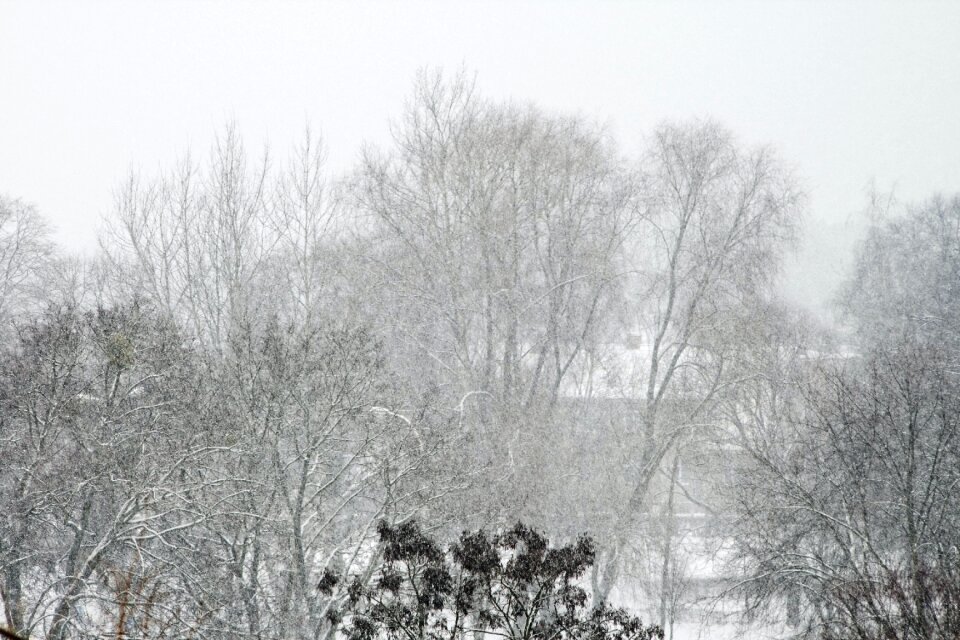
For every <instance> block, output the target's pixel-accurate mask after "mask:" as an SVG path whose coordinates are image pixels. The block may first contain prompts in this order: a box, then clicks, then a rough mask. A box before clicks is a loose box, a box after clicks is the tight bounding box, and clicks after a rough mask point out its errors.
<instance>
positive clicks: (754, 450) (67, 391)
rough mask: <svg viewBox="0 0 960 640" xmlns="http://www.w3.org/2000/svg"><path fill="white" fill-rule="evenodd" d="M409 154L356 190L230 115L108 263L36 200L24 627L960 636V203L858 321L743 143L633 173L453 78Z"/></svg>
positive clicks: (23, 499)
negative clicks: (69, 239)
mask: <svg viewBox="0 0 960 640" xmlns="http://www.w3.org/2000/svg"><path fill="white" fill-rule="evenodd" d="M391 131H392V141H391V143H390V144H388V145H387V146H386V147H384V148H365V149H364V150H363V151H362V153H361V154H360V156H359V159H358V162H357V164H356V166H355V167H354V168H353V169H352V170H351V171H349V172H348V173H346V174H345V175H336V176H335V175H331V174H330V173H329V172H328V170H327V168H326V167H325V150H324V146H323V141H322V139H321V138H320V137H319V136H317V135H316V134H315V133H313V132H310V131H309V130H308V131H306V132H305V133H304V136H303V138H302V140H301V142H300V143H299V144H298V145H297V146H296V147H295V148H294V149H292V150H291V151H290V153H288V154H286V155H285V156H283V158H282V159H281V160H279V161H276V160H274V159H273V157H272V156H271V155H270V154H268V153H266V152H264V153H262V154H257V153H251V152H250V151H249V150H248V149H247V148H246V147H245V145H244V142H243V140H242V139H241V136H240V135H239V133H238V131H237V130H236V128H234V127H232V126H228V127H226V128H225V129H224V130H222V131H221V132H220V133H219V134H218V136H217V138H216V142H215V144H214V145H213V147H212V148H211V149H210V150H209V152H208V153H207V154H206V155H191V156H187V157H184V158H183V159H182V160H181V161H180V162H178V163H177V164H176V165H174V166H171V167H168V168H167V169H166V170H163V171H160V172H158V173H157V174H152V175H146V174H133V175H131V176H128V177H127V178H126V179H123V180H122V181H120V182H119V183H118V184H119V186H118V188H117V190H116V199H115V203H114V206H113V208H112V210H111V212H110V215H109V216H108V217H107V219H106V221H105V227H104V231H103V234H102V238H101V251H100V252H99V254H98V255H97V256H96V257H95V258H93V259H91V260H89V261H86V262H81V261H78V260H71V259H69V258H67V257H64V256H62V255H60V254H59V253H58V251H57V250H56V248H55V247H54V246H53V244H52V243H51V241H50V238H49V233H48V230H47V228H46V226H45V224H44V222H43V219H42V217H41V215H40V213H38V212H37V211H35V210H34V209H33V208H32V207H30V206H29V205H28V204H26V203H23V202H21V201H19V200H17V199H15V198H13V197H12V196H4V197H3V198H0V323H2V327H0V335H2V337H3V341H2V349H0V455H2V458H3V460H5V463H4V464H3V465H2V466H0V507H2V511H3V514H4V518H3V519H2V520H0V598H2V601H3V611H4V617H5V624H6V626H7V627H8V628H10V629H12V630H13V631H15V632H17V633H20V634H24V635H29V636H30V637H46V638H51V639H53V638H56V639H58V640H67V639H72V638H90V637H125V638H127V637H131V638H132V637H137V638H184V637H190V638H224V639H226V638H277V639H281V638H282V639H286V638H333V637H335V636H337V635H340V636H347V637H351V638H357V639H359V640H371V639H373V638H388V637H389V638H401V637H404V638H410V639H413V638H426V637H430V638H440V637H450V638H461V637H466V635H467V634H470V635H473V636H474V637H479V636H480V635H481V634H483V633H490V634H493V635H502V636H504V637H510V638H521V637H522V638H539V639H542V640H548V639H551V638H561V637H568V638H571V639H572V638H593V639H596V640H606V639H608V638H611V639H616V640H634V639H636V640H640V639H642V638H654V637H658V636H659V635H660V634H661V633H664V632H665V633H666V635H667V636H668V637H672V634H673V626H674V623H675V622H678V621H682V620H684V619H689V618H690V616H692V615H694V613H691V612H694V611H696V612H697V615H699V614H700V613H702V612H703V611H704V606H703V605H704V603H712V605H714V606H716V605H717V604H718V603H725V604H724V606H727V605H729V603H731V602H732V603H735V604H736V605H737V607H738V608H737V611H736V613H737V614H738V615H740V614H742V615H743V617H744V619H755V618H757V617H759V618H766V619H770V620H773V621H777V622H780V623H784V629H785V633H789V634H795V635H798V636H803V637H811V638H814V637H815V638H821V637H822V638H897V639H900V638H903V639H906V638H917V639H920V638H952V637H956V635H957V634H958V633H960V590H958V587H957V585H958V584H960V558H958V556H957V549H958V546H960V540H958V535H960V534H958V531H960V511H958V507H957V505H958V504H960V503H958V501H957V500H956V499H955V497H956V495H957V490H958V483H960V476H958V473H960V471H958V470H960V443H958V441H957V431H958V420H960V413H958V411H960V405H958V397H960V396H958V393H957V392H958V389H957V388H956V387H957V385H956V382H955V378H956V375H957V366H958V355H960V341H958V334H957V326H958V324H957V322H958V320H960V302H958V300H960V297H958V295H957V294H958V287H960V280H958V278H960V232H958V231H960V200H958V199H956V198H953V199H947V198H939V197H938V198H933V199H932V200H930V201H929V202H927V203H926V204H923V205H921V206H917V207H915V208H911V209H909V211H907V212H906V213H905V214H904V215H902V216H899V217H890V218H881V219H879V220H878V222H877V224H876V225H875V227H874V228H873V229H872V230H871V231H870V233H869V234H868V236H867V238H866V239H865V240H864V242H863V243H862V245H861V247H860V249H859V253H858V256H857V259H856V262H855V268H854V269H853V271H852V273H851V274H850V276H849V279H848V282H847V284H846V285H845V287H844V288H843V290H842V291H840V292H839V293H838V304H837V307H838V310H839V311H840V317H841V321H840V328H839V329H835V330H831V329H827V328H824V327H823V326H821V325H820V324H819V323H818V322H816V320H814V319H811V318H809V317H807V316H805V315H804V314H803V313H802V312H801V311H799V310H798V309H795V308H792V307H791V306H790V305H789V304H788V303H786V302H784V301H783V300H782V299H780V297H779V296H778V294H777V274H778V268H779V265H780V262H781V260H782V259H783V257H784V256H785V255H786V252H787V251H789V250H790V249H791V247H793V246H795V244H796V243H797V242H798V241H799V240H801V239H800V238H798V229H799V218H800V216H801V215H802V213H803V210H804V207H805V194H804V193H803V191H802V190H801V189H800V187H799V186H798V183H797V181H796V179H795V177H794V176H793V175H792V173H791V171H790V170H788V169H787V168H786V166H785V164H784V161H783V160H782V159H780V158H779V157H778V156H777V154H776V152H775V150H773V149H770V148H768V147H756V148H754V147H749V146H746V145H744V144H742V143H741V142H739V141H738V140H737V138H736V137H735V136H734V135H733V134H732V133H731V132H729V131H727V130H726V129H724V128H723V127H722V126H721V125H719V124H718V123H715V122H711V121H695V122H686V123H665V124H663V125H661V126H659V127H657V128H656V129H655V130H653V131H651V132H649V135H648V136H647V137H646V139H645V142H644V144H643V146H642V147H641V148H639V149H629V150H626V151H625V150H623V149H621V148H620V147H619V146H618V145H617V143H616V141H615V140H613V139H612V137H611V136H610V135H609V133H608V132H607V131H605V130H604V129H603V128H602V127H600V126H598V125H597V124H596V123H594V122H593V121H591V120H589V119H587V118H584V117H580V116H569V115H565V114H556V113H552V112H548V111H546V110H543V109H541V108H539V107H537V106H535V105H529V104H517V103H510V102H498V101H493V100H490V99H488V98H486V97H484V96H483V95H482V94H481V93H480V92H479V91H478V89H477V87H476V86H475V85H474V83H473V82H472V81H471V80H470V78H469V77H468V76H466V75H465V74H460V75H456V76H453V77H444V76H442V75H441V74H439V73H429V72H424V73H422V74H420V75H419V76H418V77H417V79H416V82H415V83H414V86H413V90H412V92H411V94H410V97H409V100H408V101H407V103H406V105H405V106H404V108H403V109H402V110H401V112H400V115H399V117H398V118H397V119H396V120H395V121H394V122H393V123H392V129H391ZM521 521H522V522H523V523H526V524H525V525H518V524H517V523H518V522H521ZM464 531H469V532H474V533H463V532H464ZM585 535H587V536H589V538H586V537H583V536H585ZM547 536H548V537H549V538H550V539H552V540H553V541H554V545H555V546H554V547H549V548H548V543H547V542H546V540H547ZM448 543H449V544H448ZM465 549H466V550H468V551H469V553H467V551H465ZM698 562H699V563H701V564H702V563H704V562H706V563H708V564H709V567H710V571H709V574H710V575H709V576H707V577H704V576H703V575H699V576H698V575H694V574H695V573H697V572H696V571H695V567H694V565H695V564H696V563H698ZM699 573H700V574H702V573H703V571H702V570H700V572H699ZM637 588H639V592H640V593H641V594H642V597H641V600H643V602H640V603H637V602H633V601H632V600H633V599H634V595H633V594H635V593H637ZM611 602H612V603H613V604H615V605H627V606H628V608H630V607H633V606H639V607H640V608H642V609H643V616H644V618H645V619H646V620H648V621H649V622H652V623H654V624H656V625H659V627H661V628H662V630H661V629H659V628H657V627H651V626H647V625H645V624H644V623H641V622H640V620H639V619H637V618H634V617H633V616H632V615H631V614H627V613H626V612H624V611H622V610H619V609H615V608H613V607H611V606H610V605H609V604H608V603H611ZM451 616H452V617H451Z"/></svg>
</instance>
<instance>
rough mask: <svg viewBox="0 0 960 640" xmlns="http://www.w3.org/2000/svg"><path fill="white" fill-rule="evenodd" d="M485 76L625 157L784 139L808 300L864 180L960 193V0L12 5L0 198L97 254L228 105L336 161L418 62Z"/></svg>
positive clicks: (827, 268) (799, 293) (827, 270)
mask: <svg viewBox="0 0 960 640" xmlns="http://www.w3.org/2000/svg"><path fill="white" fill-rule="evenodd" d="M425 65H429V66H442V67H445V68H448V69H451V70H453V69H456V68H458V67H460V66H466V67H467V68H468V69H470V70H473V71H476V73H477V76H478V84H479V87H480V89H481V91H482V92H483V93H484V94H485V95H487V96H490V97H503V98H515V99H518V100H530V101H534V102H537V103H539V104H540V105H542V106H544V107H546V108H548V109H553V110H566V111H575V112H579V113H582V114H584V115H587V116H591V117H594V118H597V119H599V120H601V121H603V122H606V123H608V124H609V125H610V127H611V128H612V130H613V131H614V132H615V134H616V136H617V137H618V139H619V140H620V142H621V144H622V146H623V147H624V149H625V150H627V151H635V150H639V148H640V145H641V144H642V139H643V135H644V134H645V133H646V132H649V131H650V130H651V128H652V127H653V126H654V125H655V124H656V123H658V122H660V121H662V120H664V119H684V118H690V117H697V116H709V117H712V118H715V119H717V120H719V121H720V122H722V123H724V124H725V125H726V126H727V127H729V128H730V129H732V130H733V131H734V132H735V133H736V134H737V135H738V136H739V137H740V138H741V139H742V140H743V141H745V142H750V143H754V142H767V143H770V144H772V145H774V146H775V147H777V148H778V149H779V151H780V153H781V155H782V156H783V158H785V159H786V160H787V161H788V162H789V163H790V164H792V165H793V166H794V167H795V168H796V171H797V173H798V175H799V176H800V177H801V178H802V180H803V183H804V184H805V185H806V188H807V190H808V192H809V194H810V211H809V216H808V220H807V225H806V228H807V234H806V235H807V244H806V247H807V248H806V249H805V251H804V252H803V253H802V254H801V255H800V257H799V258H798V259H797V261H796V262H795V264H794V266H793V267H792V268H791V272H790V273H791V275H790V277H789V285H790V290H791V291H792V293H793V295H794V296H795V297H797V298H799V299H800V300H802V301H806V302H808V303H810V302H812V303H817V302H820V301H822V300H823V299H824V297H825V291H826V289H827V288H828V287H830V286H832V285H833V284H834V283H835V282H836V279H837V274H838V272H839V269H840V268H842V265H843V257H844V255H846V251H847V248H848V247H847V245H848V244H849V243H848V239H849V238H850V237H852V234H853V231H854V228H855V227H856V223H855V221H856V214H857V212H858V211H860V210H862V209H863V207H864V203H865V195H864V194H865V191H866V189H867V186H868V185H869V184H870V183H871V182H874V183H875V184H876V185H877V186H878V187H879V188H881V189H890V188H892V187H896V193H897V194H898V196H899V197H900V198H902V199H905V200H914V199H924V198H926V197H928V196H929V195H931V194H933V193H935V192H938V191H939V192H944V193H952V192H956V191H960V2H949V3H946V2H945V3H914V2H898V3H877V2H864V3H859V2H833V3H815V2H795V3H794V2H736V3H732V2H731V3H724V2H716V3H709V4H707V3H702V4H701V3H690V4H685V3H680V4H675V3H669V4H668V3H640V2H606V3H603V2H596V1H595V2H550V3H548V2H530V3H516V2H502V3H501V2H471V3H464V2H451V1H448V2H418V3H409V2H407V3H399V2H398V3H318V2H313V3H306V2H304V3H282V2H257V3H245V2H202V1H201V2H182V3H181V2H170V1H168V2H38V1H36V0H34V1H23V2H8V1H6V0H0V193H5V194H7V195H10V196H15V197H20V198H23V199H24V200H27V201H29V202H32V203H34V204H35V205H36V206H37V207H38V208H39V209H40V210H41V212H42V213H43V214H45V215H46V216H47V217H48V219H50V220H51V221H52V222H53V223H54V224H55V226H56V228H57V239H58V240H59V241H60V242H61V244H63V245H64V246H66V247H68V248H71V249H75V250H78V251H85V252H92V251H93V249H94V247H95V246H96V240H95V237H96V227H97V226H98V224H99V221H100V218H101V216H102V215H103V214H105V213H107V212H108V211H109V209H110V207H111V201H112V193H113V190H114V188H115V187H116V185H117V184H118V183H119V181H120V180H121V179H122V178H123V177H124V175H126V174H128V173H129V171H130V169H131V168H140V169H141V170H143V171H145V172H150V171H154V170H156V169H157V168H158V167H161V166H163V167H165V166H169V164H170V163H171V162H172V161H173V159H174V158H175V157H176V156H177V155H179V154H182V153H183V152H184V151H185V150H187V149H193V150H194V152H195V153H206V150H207V147H208V145H209V143H210V140H211V137H212V135H213V133H214V132H215V131H216V130H217V129H222V127H223V125H224V123H225V122H226V121H228V120H233V121H235V122H236V123H237V125H238V127H239V128H240V130H241V132H243V134H244V136H245V138H246V141H247V144H248V146H249V147H251V148H256V147H258V146H259V145H261V144H263V143H264V142H266V141H268V140H269V142H270V144H271V146H272V147H275V148H277V149H282V148H285V147H287V146H288V145H289V144H290V143H291V142H292V141H293V140H294V139H295V138H296V137H297V135H298V134H299V133H300V132H301V131H302V129H303V127H304V124H305V123H307V122H310V123H312V125H313V126H314V127H315V128H317V129H320V130H321V131H322V132H323V134H324V136H325V138H326V140H327V143H328V145H329V147H330V164H331V168H332V169H334V170H342V169H344V168H347V167H349V166H350V164H351V163H352V162H353V160H354V158H356V154H357V152H358V150H359V148H360V145H361V143H362V142H364V141H369V142H373V143H383V142H385V140H386V136H387V132H388V129H387V123H388V120H389V119H390V118H391V117H394V116H396V115H397V114H398V113H399V111H400V109H401V105H402V103H403V99H404V97H405V95H406V94H407V93H408V91H409V89H410V87H411V83H412V80H413V76H414V73H415V72H416V70H417V68H418V67H422V66H425Z"/></svg>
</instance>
